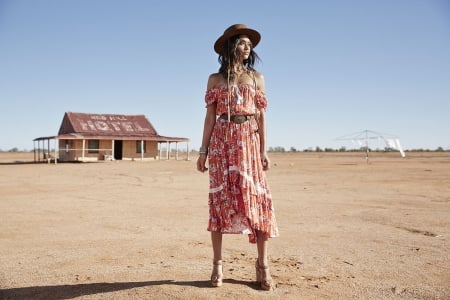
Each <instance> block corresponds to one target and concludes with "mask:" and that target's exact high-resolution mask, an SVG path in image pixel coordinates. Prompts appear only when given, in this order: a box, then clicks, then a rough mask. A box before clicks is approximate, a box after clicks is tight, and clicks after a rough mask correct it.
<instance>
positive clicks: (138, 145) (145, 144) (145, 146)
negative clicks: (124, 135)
mask: <svg viewBox="0 0 450 300" xmlns="http://www.w3.org/2000/svg"><path fill="white" fill-rule="evenodd" d="M141 142H142V143H143V145H142V146H143V147H142V148H143V150H144V153H147V143H146V142H145V141H136V153H141Z"/></svg>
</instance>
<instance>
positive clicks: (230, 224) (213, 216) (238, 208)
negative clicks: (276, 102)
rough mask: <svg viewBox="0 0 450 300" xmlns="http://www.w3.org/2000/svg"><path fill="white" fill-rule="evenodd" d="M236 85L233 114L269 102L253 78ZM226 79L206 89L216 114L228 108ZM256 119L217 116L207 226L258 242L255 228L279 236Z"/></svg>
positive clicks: (250, 112)
mask: <svg viewBox="0 0 450 300" xmlns="http://www.w3.org/2000/svg"><path fill="white" fill-rule="evenodd" d="M230 90H231V91H232V93H231V95H233V96H232V97H231V99H230V100H231V101H230V102H231V103H230V111H231V115H255V114H256V112H257V109H260V108H262V109H265V108H266V107H267V99H266V96H265V94H264V93H262V92H261V91H258V90H256V89H255V88H254V86H253V85H250V84H241V85H239V86H234V87H232V88H231V89H230ZM227 92H228V88H227V86H226V85H221V86H219V87H216V88H213V89H210V90H207V91H206V95H205V102H206V105H211V104H214V103H216V105H217V106H216V107H217V108H216V114H217V115H218V116H220V115H222V114H228V107H227V101H228V95H227V94H228V93H227ZM256 130H257V122H256V120H255V119H251V120H249V121H246V122H244V123H241V124H237V123H234V122H228V120H224V119H221V118H218V119H217V121H216V124H215V126H214V129H213V132H212V135H211V140H210V144H209V152H208V155H209V164H208V165H209V166H208V168H209V182H210V189H209V201H208V204H209V223H208V230H209V231H218V232H222V233H241V234H248V236H249V242H250V243H256V232H255V231H256V230H258V231H262V232H264V233H265V234H266V235H267V236H268V237H276V236H278V227H277V223H276V219H275V212H274V208H273V204H272V196H271V193H270V189H269V185H268V184H267V179H266V176H265V173H264V171H263V167H262V163H261V155H260V140H259V135H258V133H257V132H256Z"/></svg>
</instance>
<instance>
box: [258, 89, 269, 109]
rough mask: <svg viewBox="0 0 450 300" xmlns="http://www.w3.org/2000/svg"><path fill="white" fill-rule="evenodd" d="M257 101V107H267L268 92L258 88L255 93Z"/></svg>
mask: <svg viewBox="0 0 450 300" xmlns="http://www.w3.org/2000/svg"><path fill="white" fill-rule="evenodd" d="M255 103H256V107H257V108H266V107H267V97H266V94H265V93H263V92H261V91H259V90H257V91H256V95H255Z"/></svg>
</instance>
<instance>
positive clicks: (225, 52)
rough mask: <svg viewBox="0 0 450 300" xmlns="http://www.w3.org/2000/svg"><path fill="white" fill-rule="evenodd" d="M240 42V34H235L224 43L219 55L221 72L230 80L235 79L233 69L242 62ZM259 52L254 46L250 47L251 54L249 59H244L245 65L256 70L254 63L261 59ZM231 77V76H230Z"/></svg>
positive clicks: (251, 69)
mask: <svg viewBox="0 0 450 300" xmlns="http://www.w3.org/2000/svg"><path fill="white" fill-rule="evenodd" d="M238 42H239V36H233V37H231V38H230V39H229V40H228V41H226V42H225V43H224V46H223V47H222V53H221V54H220V55H219V58H218V61H219V63H220V69H219V73H220V74H222V76H223V77H224V78H225V79H227V80H230V81H233V80H234V76H235V75H234V74H233V72H232V70H234V67H235V66H236V65H238V64H240V63H241V62H240V61H239V56H238V55H237V45H238ZM260 60H261V59H260V58H259V56H258V54H256V52H255V51H253V47H252V48H251V49H250V55H249V57H248V59H246V60H245V61H244V66H245V67H246V68H247V69H248V70H250V71H255V69H254V65H255V62H256V61H260ZM228 77H230V78H228Z"/></svg>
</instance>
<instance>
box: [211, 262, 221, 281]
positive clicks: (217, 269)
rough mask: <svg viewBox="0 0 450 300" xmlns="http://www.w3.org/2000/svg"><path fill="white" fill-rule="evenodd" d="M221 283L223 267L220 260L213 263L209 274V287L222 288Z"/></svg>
mask: <svg viewBox="0 0 450 300" xmlns="http://www.w3.org/2000/svg"><path fill="white" fill-rule="evenodd" d="M222 283H223V266H222V261H221V260H216V261H214V262H213V270H212V274H211V285H212V286H213V287H219V286H222Z"/></svg>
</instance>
